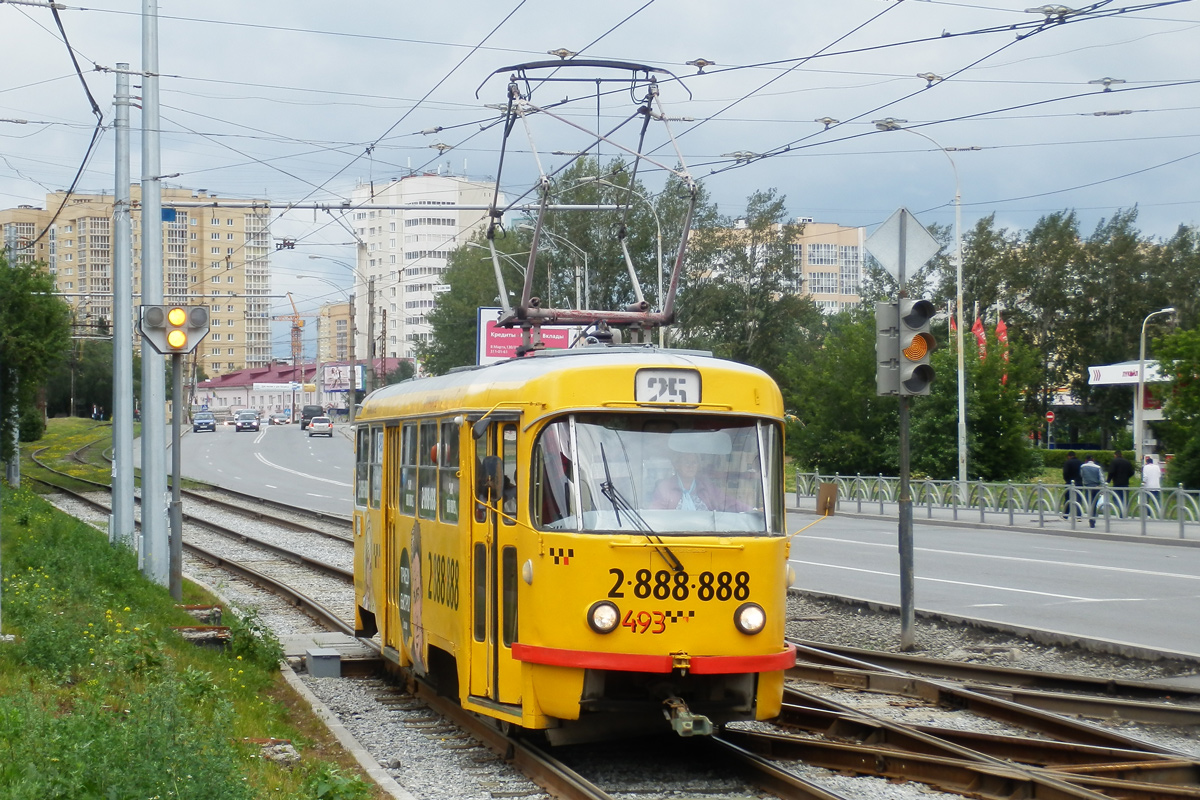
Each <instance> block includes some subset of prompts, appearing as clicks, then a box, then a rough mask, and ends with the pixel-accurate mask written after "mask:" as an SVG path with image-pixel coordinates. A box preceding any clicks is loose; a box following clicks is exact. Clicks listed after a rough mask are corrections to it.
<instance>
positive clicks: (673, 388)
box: [633, 369, 700, 405]
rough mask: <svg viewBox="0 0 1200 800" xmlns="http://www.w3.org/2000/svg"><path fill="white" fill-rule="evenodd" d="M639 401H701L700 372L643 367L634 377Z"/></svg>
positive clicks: (636, 398) (693, 402)
mask: <svg viewBox="0 0 1200 800" xmlns="http://www.w3.org/2000/svg"><path fill="white" fill-rule="evenodd" d="M634 387H635V388H634V395H633V399H634V400H635V401H636V402H638V403H686V404H688V405H693V404H697V403H699V402H700V373H699V372H697V371H696V370H694V369H642V370H638V372H637V377H636V378H635V379H634Z"/></svg>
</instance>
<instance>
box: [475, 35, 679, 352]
mask: <svg viewBox="0 0 1200 800" xmlns="http://www.w3.org/2000/svg"><path fill="white" fill-rule="evenodd" d="M568 68H576V69H578V68H585V69H588V68H590V69H610V70H617V71H621V72H626V73H628V74H627V75H624V76H622V77H620V78H609V77H605V76H604V75H588V76H586V77H575V76H569V75H563V76H559V75H551V76H549V77H546V78H537V79H531V78H530V76H529V72H530V71H531V70H538V69H552V70H554V72H555V73H557V72H558V71H560V70H564V69H568ZM501 73H508V74H509V77H508V83H507V87H506V89H507V104H506V105H505V106H504V108H505V119H504V137H503V138H504V141H503V142H502V143H501V147H500V166H501V169H499V170H498V171H497V175H496V182H497V184H496V185H497V186H499V185H500V183H501V181H502V180H503V178H502V174H503V167H504V166H505V164H506V161H507V160H508V157H509V155H510V151H509V148H508V146H507V145H508V142H507V140H508V137H509V136H511V135H512V133H513V132H514V130H515V128H516V122H517V118H520V120H521V122H522V126H523V128H524V130H525V134H526V136H527V137H528V140H529V150H528V153H529V157H530V158H531V159H532V160H533V162H534V164H533V166H534V167H535V168H536V170H537V173H538V178H537V181H536V183H535V184H534V185H533V186H531V187H530V188H528V189H526V190H525V191H524V192H523V193H522V194H521V195H520V196H518V197H517V198H516V199H515V200H513V201H512V202H510V203H508V204H507V205H506V206H504V207H501V205H500V200H499V197H500V194H499V192H498V191H497V192H496V195H495V196H494V197H493V200H492V203H493V209H492V210H491V211H490V217H491V222H490V225H489V229H488V248H489V250H490V252H491V256H492V264H493V269H494V271H495V273H496V282H497V288H498V289H499V291H500V303H501V318H500V320H499V321H498V323H497V324H498V325H499V326H501V327H507V328H514V327H519V328H520V329H521V332H522V343H521V346H520V348H519V349H518V353H520V354H524V353H528V352H530V351H534V350H538V349H540V348H541V347H542V341H541V326H542V325H547V324H556V325H582V326H588V327H591V326H595V327H596V329H598V330H603V331H609V330H611V329H612V328H628V329H631V330H637V331H641V332H643V333H644V332H646V331H648V330H649V329H652V328H657V327H661V326H662V325H665V324H669V323H670V322H672V321H673V320H674V297H675V291H676V289H677V287H678V285H679V272H680V271H681V269H682V264H683V258H684V254H685V253H686V250H687V243H688V238H689V234H690V228H691V220H692V217H693V214H694V210H695V205H696V202H697V198H698V190H697V187H696V184H695V181H694V180H693V179H692V178H691V175H690V174H689V173H688V171H687V169H686V167H684V166H682V165H683V164H684V159H683V154H682V152H680V151H679V148H678V144H677V142H676V139H675V137H674V136H671V135H670V134H669V128H670V125H669V117H668V116H667V115H666V114H665V113H664V111H663V109H662V106H661V100H660V97H659V91H658V84H659V81H658V75H666V76H669V77H671V78H674V77H675V76H674V75H672V74H671V73H670V71H668V70H665V69H662V68H658V67H650V66H647V65H645V64H637V63H633V62H627V61H608V60H599V59H573V60H567V61H562V60H559V61H538V62H530V63H528V64H517V65H511V66H508V67H502V68H500V69H498V70H495V71H494V72H493V73H492V76H495V75H498V74H501ZM533 80H537V81H540V82H541V83H546V82H556V83H588V84H592V85H595V87H596V91H595V96H596V97H600V96H602V95H605V94H607V93H606V92H604V91H603V88H602V87H603V84H605V83H613V82H618V81H619V82H621V83H624V84H627V85H628V87H629V90H630V96H631V98H632V99H633V100H634V103H635V109H634V110H633V111H632V112H631V113H629V114H627V115H624V116H622V117H621V118H620V121H619V122H617V123H616V124H615V125H613V126H612V127H611V128H610V129H608V130H604V131H601V130H590V129H588V128H586V127H585V126H583V125H580V124H578V123H576V122H574V121H572V120H570V119H567V118H566V117H565V116H563V115H562V114H559V113H555V112H554V111H551V110H550V108H549V107H544V106H539V105H536V104H535V103H533V102H532V100H531V97H530V95H531V94H532V91H533V86H532V82H533ZM484 83H486V80H485V82H484ZM539 85H540V83H539ZM482 86H483V84H480V89H482ZM639 87H644V88H639ZM684 88H685V90H686V87H684ZM476 95H477V96H478V90H477V92H476ZM689 95H690V92H689ZM584 99H588V98H587V96H585V97H582V98H575V101H579V100H584ZM569 102H572V100H571V99H570V98H568V99H566V100H563V101H561V102H557V103H555V104H553V107H554V108H558V107H561V106H563V105H566V104H567V103H569ZM656 104H657V106H658V109H659V111H658V113H655V111H654V109H655V105H656ZM535 116H536V117H540V118H545V119H547V120H549V121H552V122H554V123H557V124H559V125H562V126H565V127H567V128H570V129H574V130H575V131H578V132H581V133H583V134H585V135H586V136H587V137H589V141H588V142H587V145H586V147H583V148H581V149H580V150H577V151H574V152H570V153H568V152H566V151H553V152H556V153H560V152H561V154H563V155H571V156H572V158H571V159H569V160H568V162H567V163H566V164H564V165H563V166H561V167H559V168H557V169H555V170H553V171H550V172H547V170H546V168H545V166H544V164H543V163H542V155H541V153H542V152H543V150H542V148H541V147H539V146H538V144H537V143H536V142H535V139H534V131H533V127H532V125H531V118H533V117H535ZM639 117H640V118H641V120H642V124H641V126H640V128H639V130H638V131H637V134H636V138H635V143H634V144H633V145H632V146H630V145H627V144H624V143H622V142H621V141H618V140H617V139H616V138H615V137H616V134H617V133H618V132H620V131H622V130H623V129H625V128H626V127H627V126H629V124H630V123H631V122H633V121H634V120H636V119H638V118H639ZM651 121H654V122H657V123H660V124H661V125H662V126H663V127H664V129H666V130H667V131H668V138H669V140H670V141H671V143H672V144H673V145H674V147H675V151H676V155H677V157H678V163H679V165H680V166H678V167H672V166H669V165H667V164H665V163H662V162H661V161H658V160H655V159H653V158H650V157H649V156H648V155H647V153H646V138H647V135H648V131H649V124H650V122H651ZM597 128H599V114H598V115H597ZM601 143H604V144H607V145H610V146H611V147H613V148H614V149H615V150H616V151H619V152H621V153H624V154H626V155H628V156H630V157H631V158H632V159H633V161H634V166H633V168H632V169H631V170H630V171H629V172H630V175H631V180H636V176H637V174H638V170H639V167H640V163H641V162H642V161H647V162H649V163H651V164H653V165H654V166H656V167H658V168H660V169H662V170H663V171H664V172H667V173H669V174H671V175H674V176H676V177H678V178H679V180H680V181H682V182H683V184H684V185H685V187H686V189H687V192H688V194H689V204H688V207H687V209H686V212H685V213H684V220H683V227H682V231H681V239H680V243H679V247H678V249H677V255H676V263H675V269H674V273H673V275H672V279H671V284H670V286H671V289H670V291H669V292H668V294H667V297H666V300H665V302H664V303H663V306H662V308H661V309H660V310H659V311H651V310H650V306H649V303H647V301H646V300H645V297H644V295H643V293H642V289H641V283H640V281H639V279H638V276H637V270H636V269H635V266H634V264H633V259H632V258H631V256H630V254H629V248H628V244H627V242H626V238H627V228H626V226H627V224H628V214H629V209H630V206H631V205H632V186H629V187H621V186H617V187H616V188H617V190H618V195H617V201H618V202H617V204H616V206H615V208H614V210H616V211H617V212H618V214H619V217H618V219H619V221H620V226H619V231H620V232H619V233H618V239H619V241H620V248H621V252H622V256H623V258H624V260H625V264H626V266H627V268H628V273H629V279H630V285H631V286H632V289H633V294H634V298H633V302H632V303H629V304H627V305H625V306H624V307H623V308H618V309H612V310H598V309H585V308H566V309H556V308H548V307H545V306H543V304H542V302H541V299H540V298H537V297H533V278H534V275H535V274H536V271H535V269H534V267H535V265H536V261H537V255H538V251H539V244H540V242H541V239H542V236H543V234H551V231H550V230H549V229H548V228H547V227H546V219H547V212H549V211H552V210H560V209H561V206H560V207H559V209H556V208H555V204H552V203H551V202H550V197H551V191H552V189H553V183H552V179H553V177H554V176H555V175H557V174H559V173H561V172H563V171H564V170H566V169H568V168H569V167H570V166H571V165H572V164H574V163H576V162H577V161H578V160H579V159H580V158H582V157H584V156H585V155H587V154H589V153H591V152H592V148H593V147H596V148H597V152H599V145H600V144H601ZM622 189H627V191H626V193H625V194H624V195H621V194H620V191H621V190H622ZM534 192H537V194H538V196H539V201H540V202H539V203H538V207H537V214H536V217H535V218H534V220H533V222H534V224H533V225H532V226H531V230H532V231H533V237H532V242H531V244H530V251H529V259H528V264H527V267H526V269H525V274H524V285H523V289H522V292H521V298H520V300H519V302H518V303H517V304H516V306H515V307H513V305H512V304H511V303H510V302H509V300H508V292H507V289H506V287H505V282H504V278H503V275H502V272H501V268H500V255H501V254H500V253H499V252H498V251H497V249H496V246H495V231H496V229H497V227H498V226H499V224H500V220H501V219H502V218H503V216H504V214H505V213H506V212H508V211H510V210H512V209H513V208H515V207H517V206H518V204H520V203H522V201H523V200H524V199H525V198H527V197H528V196H529V195H531V194H532V193H534ZM597 210H599V209H597ZM585 254H586V251H585ZM660 280H661V279H660ZM617 340H618V341H619V339H617Z"/></svg>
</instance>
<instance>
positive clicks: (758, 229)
mask: <svg viewBox="0 0 1200 800" xmlns="http://www.w3.org/2000/svg"><path fill="white" fill-rule="evenodd" d="M785 219H786V208H785V199H784V197H783V196H782V195H779V194H777V193H776V192H775V190H773V189H772V190H768V191H763V192H755V193H754V194H753V195H751V196H750V198H749V200H748V201H747V204H746V212H745V216H744V217H743V218H742V219H740V220H731V219H721V220H717V224H714V225H712V226H711V227H707V228H701V229H699V230H697V231H696V235H695V237H694V241H693V243H692V245H691V248H690V253H691V254H690V256H689V257H688V259H687V268H686V271H685V273H684V276H683V278H684V280H685V288H683V289H681V290H680V308H679V314H678V326H677V329H676V336H675V337H674V338H675V341H676V342H677V343H678V344H681V345H683V346H685V347H694V348H701V349H706V350H711V351H713V353H714V354H715V355H717V356H720V357H722V358H728V359H731V360H733V361H739V362H742V363H744V364H752V365H754V366H756V367H758V368H759V369H762V370H764V371H765V372H767V373H768V374H769V375H771V377H773V378H775V380H776V381H778V382H781V383H782V382H783V381H784V380H785V374H784V372H785V370H784V365H785V363H786V362H787V360H788V359H789V357H790V356H791V354H792V353H793V352H795V351H796V350H797V348H798V347H799V346H800V345H801V343H802V342H803V341H804V339H805V337H804V333H805V331H806V330H807V329H809V328H811V327H813V326H818V325H820V324H821V321H822V320H821V313H820V311H819V310H818V309H817V307H816V305H814V303H813V301H812V298H811V297H810V296H809V295H807V294H801V277H800V264H799V260H798V259H797V257H796V248H795V246H794V245H795V244H796V241H797V239H798V237H799V235H800V232H801V226H798V225H791V224H788V223H786V221H785Z"/></svg>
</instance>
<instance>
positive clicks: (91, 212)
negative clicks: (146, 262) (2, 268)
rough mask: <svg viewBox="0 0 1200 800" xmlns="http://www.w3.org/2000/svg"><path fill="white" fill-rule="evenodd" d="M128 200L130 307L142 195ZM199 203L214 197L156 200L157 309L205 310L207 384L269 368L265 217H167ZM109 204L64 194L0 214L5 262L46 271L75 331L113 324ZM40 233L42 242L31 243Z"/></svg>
mask: <svg viewBox="0 0 1200 800" xmlns="http://www.w3.org/2000/svg"><path fill="white" fill-rule="evenodd" d="M132 196H133V214H132V220H133V225H132V227H133V292H134V305H137V304H139V303H140V298H141V277H142V267H141V204H140V199H141V187H140V186H136V185H135V186H134V187H133V189H132ZM64 200H65V201H66V202H65V203H64ZM197 200H200V201H204V200H212V201H214V202H216V201H218V198H217V197H216V196H215V195H213V194H210V193H208V192H207V191H206V190H197V191H193V190H191V189H170V188H164V189H163V191H162V202H163V209H164V211H163V217H164V220H163V224H162V228H163V233H162V236H163V298H164V301H165V302H168V303H186V304H189V305H208V307H209V314H210V325H211V328H210V333H209V335H208V337H207V338H206V339H205V340H204V342H203V343H202V344H201V345H200V348H199V349H198V351H197V353H196V359H197V361H198V362H199V363H201V364H202V365H203V368H204V371H205V372H207V373H208V374H209V375H219V374H222V373H225V372H230V371H234V370H239V369H244V368H247V367H259V366H265V365H267V364H269V363H270V362H271V327H270V325H271V322H270V315H269V308H268V305H269V302H270V298H269V295H270V280H271V273H270V260H269V258H270V253H271V233H270V227H269V216H268V214H267V211H266V210H265V209H217V208H211V209H204V208H179V209H172V208H171V204H172V203H173V202H195V201H197ZM113 205H114V198H113V196H112V195H111V194H74V195H71V196H70V197H67V196H66V194H65V193H64V192H54V193H52V194H48V195H46V205H45V208H32V207H28V206H22V207H19V208H15V209H6V210H2V211H0V230H2V231H3V233H4V237H5V239H4V241H5V251H6V254H8V256H9V258H10V259H12V260H14V261H20V260H25V261H41V262H44V263H45V264H46V265H47V267H48V269H49V271H50V274H51V275H53V276H54V279H55V288H56V290H57V291H58V292H59V293H60V294H61V295H62V296H63V298H64V299H65V300H67V301H68V302H69V303H70V304H71V306H72V307H73V308H74V310H75V315H76V319H77V320H78V321H80V322H82V323H89V322H96V321H100V320H103V321H110V320H111V319H112V285H113V284H112V277H113V246H112V226H113ZM60 206H61V207H62V208H61V210H59V207H60ZM56 212H57V216H55V214H56ZM51 220H53V222H51ZM47 226H49V230H48V231H46V233H45V235H44V236H42V237H41V239H40V240H39V241H37V243H36V244H31V243H32V242H33V241H34V239H36V238H37V237H38V236H39V235H40V234H41V233H42V231H44V230H46V227H47ZM10 238H11V240H12V242H13V244H12V246H11V247H10V244H9V242H10ZM138 344H140V342H139V343H138Z"/></svg>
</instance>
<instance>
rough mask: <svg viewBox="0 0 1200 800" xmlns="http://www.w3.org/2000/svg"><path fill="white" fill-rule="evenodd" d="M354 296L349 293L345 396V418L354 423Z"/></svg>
mask: <svg viewBox="0 0 1200 800" xmlns="http://www.w3.org/2000/svg"><path fill="white" fill-rule="evenodd" d="M355 299H356V298H355V297H354V295H353V294H351V295H350V390H349V391H348V392H347V394H346V397H347V398H348V400H347V402H346V406H347V409H346V418H347V421H348V422H350V423H351V424H353V423H354V407H355V406H356V405H358V403H357V402H356V401H357V400H358V359H357V358H355V355H354V340H355V339H357V338H358V328H356V327H354V303H355Z"/></svg>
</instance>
